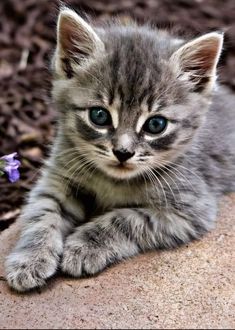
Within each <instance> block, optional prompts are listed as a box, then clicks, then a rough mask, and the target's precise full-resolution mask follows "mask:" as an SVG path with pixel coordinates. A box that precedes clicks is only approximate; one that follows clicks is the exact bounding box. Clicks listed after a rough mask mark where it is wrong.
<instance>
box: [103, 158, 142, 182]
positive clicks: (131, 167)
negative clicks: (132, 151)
mask: <svg viewBox="0 0 235 330" xmlns="http://www.w3.org/2000/svg"><path fill="white" fill-rule="evenodd" d="M106 166H107V167H106V171H105V173H106V174H107V175H109V176H111V177H113V178H116V179H123V180H124V179H127V178H131V177H134V176H136V166H135V164H130V163H127V162H124V163H117V162H111V163H109V164H107V165H106Z"/></svg>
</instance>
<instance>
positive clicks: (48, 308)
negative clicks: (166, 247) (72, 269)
mask: <svg viewBox="0 0 235 330" xmlns="http://www.w3.org/2000/svg"><path fill="white" fill-rule="evenodd" d="M221 204H222V205H221V212H220V215H219V219H218V224H217V228H216V229H215V230H214V231H213V232H212V233H210V234H208V235H207V236H205V237H204V238H203V239H202V240H201V241H199V242H194V243H191V244H189V245H187V246H185V247H182V248H179V249H177V250H173V251H164V252H162V251H160V252H152V253H148V254H146V255H141V256H138V257H136V258H134V259H132V260H128V261H126V262H124V263H122V264H120V265H116V266H114V267H112V268H110V269H108V270H106V271H105V272H104V273H102V274H100V275H99V276H97V277H94V278H90V279H82V280H80V279H78V280H73V279H70V278H65V277H57V278H56V279H53V280H51V281H50V283H49V285H48V287H47V288H45V289H44V290H42V291H38V292H34V293H30V294H26V295H19V294H16V293H14V292H12V291H11V290H10V289H9V288H8V287H7V285H6V282H5V281H4V278H2V276H4V269H3V260H4V257H5V255H6V254H7V253H8V251H9V249H10V247H11V246H12V244H13V242H14V241H15V236H16V235H17V232H18V225H17V223H16V224H14V225H12V226H11V227H10V229H7V230H5V231H4V232H3V233H2V234H1V236H0V251H1V256H0V276H1V278H0V328H1V329H9V328H12V329H13V328H14V329H16V328H18V329H22V328H27V329H37V328H40V329H55V328H65V329H66V328H72V329H74V328H82V329H84V328H91V329H101V328H102V329H120V328H126V329H132V328H142V329H143V328H144V329H153V328H165V329H166V328H197V329H198V328H203V329H206V328H209V329H212V328H213V329H219V328H220V329H221V328H223V329H225V328H227V329H229V328H230V329H231V328H235V311H234V302H235V299H234V298H235V295H234V292H235V276H234V275H235V270H234V255H235V254H234V246H235V244H234V243H235V237H234V232H233V226H234V220H235V194H232V195H230V196H228V197H226V198H224V200H223V202H222V203H221Z"/></svg>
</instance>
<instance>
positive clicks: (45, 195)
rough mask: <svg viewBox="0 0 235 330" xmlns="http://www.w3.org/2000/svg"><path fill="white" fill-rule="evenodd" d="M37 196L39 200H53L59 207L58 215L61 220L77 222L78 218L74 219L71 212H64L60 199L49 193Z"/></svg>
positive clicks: (74, 216)
mask: <svg viewBox="0 0 235 330" xmlns="http://www.w3.org/2000/svg"><path fill="white" fill-rule="evenodd" d="M37 196H38V197H41V198H47V199H51V200H53V201H54V202H55V203H56V204H57V206H58V207H59V213H60V215H61V216H62V217H63V218H65V219H67V220H71V221H74V220H77V221H79V220H80V219H79V218H78V217H76V215H74V214H72V213H71V212H69V211H68V210H66V209H65V208H64V206H63V205H62V203H61V201H60V199H59V198H57V197H56V196H53V195H51V194H49V193H39V194H38V195H37ZM43 210H44V209H43ZM55 212H56V211H55Z"/></svg>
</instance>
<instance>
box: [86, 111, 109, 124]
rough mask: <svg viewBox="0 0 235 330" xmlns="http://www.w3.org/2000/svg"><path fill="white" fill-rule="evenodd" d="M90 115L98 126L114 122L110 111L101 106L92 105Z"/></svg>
mask: <svg viewBox="0 0 235 330" xmlns="http://www.w3.org/2000/svg"><path fill="white" fill-rule="evenodd" d="M89 116H90V120H91V121H92V123H94V124H95V125H98V126H109V125H111V124H112V119H111V116H110V113H109V112H108V111H107V110H106V109H103V108H100V107H92V108H90V110H89Z"/></svg>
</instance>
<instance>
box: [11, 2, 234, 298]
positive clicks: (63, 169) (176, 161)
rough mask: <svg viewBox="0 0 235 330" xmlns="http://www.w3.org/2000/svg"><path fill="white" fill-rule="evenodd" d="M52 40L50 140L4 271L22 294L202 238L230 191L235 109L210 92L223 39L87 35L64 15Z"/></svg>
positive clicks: (129, 29)
mask: <svg viewBox="0 0 235 330" xmlns="http://www.w3.org/2000/svg"><path fill="white" fill-rule="evenodd" d="M57 33H58V36H57V39H58V40H57V41H58V42H57V48H56V52H55V56H54V58H53V70H54V86H53V97H54V100H55V102H56V104H57V106H58V109H59V125H58V133H57V137H56V140H55V143H54V146H53V149H52V153H51V156H50V158H49V160H48V161H47V162H46V164H45V166H44V169H43V172H42V176H41V178H40V179H39V181H38V183H37V185H36V186H35V187H34V189H33V190H32V192H31V193H30V196H29V200H28V204H27V205H26V206H25V208H24V209H23V212H22V215H21V221H22V233H21V237H20V239H19V241H18V243H17V245H16V247H15V249H14V250H13V252H12V253H11V254H10V255H9V257H8V258H7V261H6V274H7V280H8V283H9V285H10V286H11V287H13V288H14V289H16V290H18V291H26V290H29V289H32V288H35V287H39V286H42V285H44V284H45V281H46V280H47V279H48V278H49V277H51V276H52V275H53V274H54V273H55V272H56V270H57V269H58V267H61V269H62V271H63V272H65V273H67V274H70V275H72V276H75V277H81V276H84V275H92V274H96V273H98V272H100V271H102V270H103V269H104V268H106V267H107V266H108V265H110V264H112V263H116V262H118V261H120V260H122V259H125V258H128V257H131V256H134V255H136V254H138V253H140V252H144V251H148V250H152V249H158V248H173V247H176V246H178V245H180V244H183V243H187V242H189V241H191V240H192V239H198V238H199V237H201V236H202V235H203V234H204V233H205V232H207V231H208V230H210V229H211V228H213V226H214V222H215V218H216V212H217V202H218V197H220V196H221V194H222V193H224V192H226V191H230V190H234V189H235V182H234V173H235V152H234V146H235V129H234V127H235V113H234V111H233V109H232V107H233V106H234V104H235V98H234V97H233V96H231V95H229V94H228V92H227V91H226V90H223V89H222V88H220V87H217V90H216V92H214V93H213V90H214V87H215V80H216V65H217V62H218V59H219V56H220V52H221V48H222V41H223V35H222V34H220V33H217V32H213V33H209V34H206V35H204V36H202V37H198V38H196V39H194V40H192V41H189V42H186V41H183V40H179V39H174V38H172V37H171V36H170V35H169V34H168V33H167V32H164V31H158V30H154V29H151V28H150V27H148V26H143V27H139V26H136V25H135V24H131V25H129V26H120V25H111V26H109V27H106V28H105V29H103V28H97V29H93V28H92V27H91V26H90V25H88V23H87V22H85V21H84V20H83V19H82V18H81V17H80V16H78V15H77V14H76V13H75V12H74V11H72V10H70V9H67V8H63V9H62V10H61V12H60V15H59V20H58V30H57ZM212 96H213V97H212Z"/></svg>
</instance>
